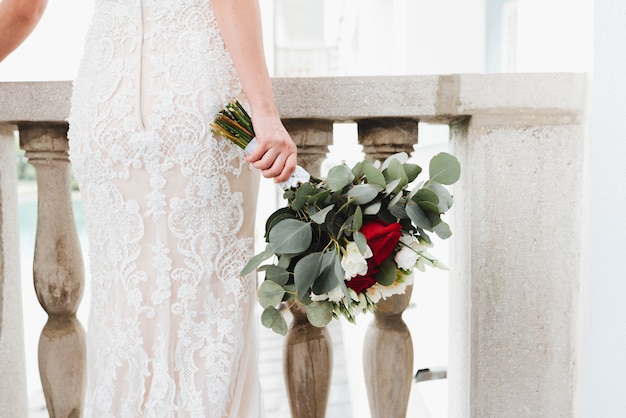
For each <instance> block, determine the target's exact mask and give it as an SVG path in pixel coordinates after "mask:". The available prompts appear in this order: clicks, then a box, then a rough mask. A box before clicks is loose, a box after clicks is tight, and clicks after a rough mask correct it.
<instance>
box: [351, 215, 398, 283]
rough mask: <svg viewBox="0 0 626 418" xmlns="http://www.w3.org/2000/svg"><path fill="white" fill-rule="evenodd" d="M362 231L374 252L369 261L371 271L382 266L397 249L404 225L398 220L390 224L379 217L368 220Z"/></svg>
mask: <svg viewBox="0 0 626 418" xmlns="http://www.w3.org/2000/svg"><path fill="white" fill-rule="evenodd" d="M360 231H361V233H362V234H363V235H365V239H367V245H369V247H370V249H371V250H372V253H373V254H374V255H373V256H372V257H371V258H370V259H369V260H368V263H367V264H368V273H369V271H370V269H371V268H372V267H378V266H380V264H381V263H382V262H383V261H385V260H386V259H387V258H388V257H389V256H390V255H391V253H393V251H394V250H395V249H396V246H397V245H398V241H399V240H400V235H401V234H402V233H401V231H402V225H400V224H399V223H398V222H394V223H392V224H388V223H386V222H383V221H381V220H379V219H373V220H371V221H369V222H366V223H365V224H364V225H363V226H362V227H361V230H360ZM370 274H371V273H370ZM371 275H373V274H371Z"/></svg>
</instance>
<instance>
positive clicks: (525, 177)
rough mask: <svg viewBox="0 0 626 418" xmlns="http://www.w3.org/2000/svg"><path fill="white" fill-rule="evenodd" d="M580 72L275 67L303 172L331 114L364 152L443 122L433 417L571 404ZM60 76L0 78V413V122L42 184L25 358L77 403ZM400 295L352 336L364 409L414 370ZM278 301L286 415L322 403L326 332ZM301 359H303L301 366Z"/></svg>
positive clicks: (9, 248)
mask: <svg viewBox="0 0 626 418" xmlns="http://www.w3.org/2000/svg"><path fill="white" fill-rule="evenodd" d="M586 83H587V81H586V77H585V76H584V75H580V74H500V75H445V76H393V77H343V78H289V79H275V80H274V88H275V93H276V97H277V101H278V104H279V110H280V112H281V115H282V116H283V118H284V119H285V124H286V126H287V128H288V129H289V131H290V132H291V134H292V136H293V138H294V140H295V141H296V142H297V143H298V146H299V150H300V162H301V164H302V165H303V166H305V168H307V169H309V171H311V172H318V171H319V168H320V165H321V162H322V160H323V159H324V158H325V155H326V153H327V151H328V149H327V147H328V145H331V144H332V143H333V135H332V125H333V123H334V122H345V121H350V122H356V123H357V126H358V132H359V133H358V136H359V143H360V144H361V145H362V146H363V149H364V152H365V153H366V154H368V155H370V156H373V157H374V158H384V157H385V156H387V155H390V154H392V153H395V152H398V151H411V150H412V146H413V145H414V144H415V143H416V141H417V140H418V122H420V121H424V122H434V123H442V124H448V125H449V126H450V145H451V152H452V153H454V154H455V155H456V156H457V158H458V159H459V161H460V162H461V167H462V177H461V180H460V182H459V183H458V184H457V185H455V186H454V187H453V193H454V196H455V207H454V208H453V209H452V211H451V213H452V220H451V222H450V223H451V225H452V228H453V231H454V236H453V237H452V251H451V259H450V260H448V265H450V267H451V277H450V326H449V335H450V349H449V352H450V359H449V367H448V378H449V393H450V402H449V416H450V417H477V418H478V417H486V416H506V417H517V416H528V417H537V416H546V417H547V416H550V417H552V416H573V415H574V408H575V403H576V402H577V398H576V397H577V380H576V376H577V367H578V364H579V361H578V358H579V355H580V347H579V333H580V331H579V327H580V322H579V321H580V319H579V317H578V315H579V309H580V308H579V297H580V290H581V289H580V267H579V260H580V257H581V253H582V243H581V237H582V230H581V228H582V227H581V225H582V222H581V220H582V184H581V183H582V172H583V161H584V147H585V131H586V123H587V121H586ZM70 89H71V84H70V83H69V82H39V83H37V82H36V83H0V162H2V171H1V172H0V208H1V211H0V220H1V222H0V231H1V233H2V236H1V238H2V239H1V240H0V267H1V269H0V303H2V305H0V313H1V314H2V315H1V316H0V416H15V417H19V416H26V415H25V412H24V411H25V408H26V406H25V403H26V401H25V383H24V381H23V379H21V378H20V372H22V371H23V355H22V354H20V350H22V351H23V346H22V345H20V344H21V342H20V341H21V339H22V333H21V330H20V326H21V311H20V306H19V266H18V264H19V263H18V261H17V260H16V258H17V253H18V249H17V244H16V243H17V240H16V235H17V232H16V224H17V219H16V216H17V213H16V209H15V207H16V203H15V202H16V182H15V170H14V169H13V168H7V167H9V166H10V165H11V158H14V152H15V150H14V148H13V146H12V144H13V141H14V137H13V132H14V131H15V130H18V131H19V134H20V137H21V144H22V147H23V148H24V149H25V150H26V151H27V155H29V157H30V158H31V160H32V162H33V164H34V165H35V166H36V168H37V171H38V176H39V180H38V183H39V186H40V200H43V201H40V210H39V220H38V222H39V223H40V225H41V226H40V227H38V232H37V248H36V254H35V258H36V260H35V266H34V270H35V271H34V280H35V286H36V291H37V294H38V297H39V298H40V301H41V304H42V306H43V308H44V310H45V311H46V312H47V314H48V315H49V320H48V323H47V324H46V327H45V328H44V330H43V331H42V337H41V340H40V358H39V360H40V372H41V377H42V381H43V383H44V385H43V386H44V390H45V392H46V400H47V403H48V409H49V411H50V413H51V416H59V417H61V416H63V417H65V416H80V411H81V408H82V393H83V392H82V389H83V388H84V380H83V379H84V361H85V359H84V341H83V331H82V327H81V325H80V324H79V323H78V322H77V320H76V318H75V312H76V308H77V306H78V303H79V300H80V294H81V292H82V287H83V282H82V280H83V279H82V274H83V273H82V258H81V255H80V250H79V248H78V246H77V240H76V238H75V230H74V229H73V226H72V225H71V224H72V218H71V210H68V208H69V206H68V205H69V194H68V193H69V192H68V190H69V183H68V182H67V178H68V173H69V171H68V170H69V165H68V163H67V160H66V148H65V147H66V144H65V143H64V140H65V137H64V135H65V131H64V129H65V126H66V125H65V124H64V120H65V118H66V117H67V114H68V110H69V96H70V92H71V91H70ZM9 144H10V145H9ZM44 172H45V174H43V176H44V177H45V178H42V177H41V175H42V173H44ZM42 189H43V190H42ZM63 189H66V190H65V191H63ZM41 205H43V208H42V206H41ZM52 219H54V221H51V220H52ZM61 249H62V251H61ZM16 289H17V291H16ZM24 291H29V289H26V290H24ZM407 303H408V296H404V297H403V296H398V297H394V298H391V299H388V300H387V301H385V303H383V304H382V305H381V306H380V307H379V308H378V310H377V312H376V313H375V315H374V316H375V319H374V320H373V321H372V323H371V325H370V329H369V330H368V332H367V335H366V340H365V343H364V347H363V350H364V362H365V363H366V364H368V366H367V367H366V368H365V371H366V373H365V377H366V380H367V382H366V386H367V387H368V398H369V404H370V410H371V414H372V417H380V418H382V417H385V418H395V417H403V416H404V415H405V414H406V404H407V402H408V393H409V391H410V389H411V376H412V374H413V373H414V370H413V348H412V347H413V345H412V340H411V336H410V334H409V332H408V329H407V328H406V325H404V324H403V322H402V313H403V311H404V309H406V306H407ZM294 318H295V319H294V322H293V324H292V326H291V327H290V331H289V334H288V337H287V338H286V340H285V341H286V346H285V357H284V359H285V374H286V380H287V386H288V392H289V394H290V405H291V411H292V415H293V416H294V417H307V418H308V417H324V416H325V409H326V407H325V406H326V402H327V399H328V388H329V383H328V382H329V379H331V378H332V376H331V372H330V371H331V363H332V355H333V354H332V341H330V338H329V336H328V333H327V332H326V331H325V330H324V329H313V328H312V327H311V326H310V325H309V324H308V323H306V321H301V320H299V319H298V318H299V316H298V313H297V312H294ZM16 324H17V326H16ZM390 345H392V346H393V348H394V353H395V357H393V358H389V356H388V354H386V353H387V352H388V351H389V348H388V347H389V346H390ZM293 359H300V360H299V361H298V362H297V365H295V362H294V361H293ZM304 359H306V361H303V360H304ZM372 364H376V365H378V366H379V367H372V366H371V365H372ZM303 365H304V366H303ZM313 365H315V368H316V373H315V374H314V373H308V370H311V368H312V367H313ZM296 366H297V367H296ZM301 367H304V369H299V368H301ZM307 367H308V369H307ZM312 376H314V378H313V380H311V378H312ZM392 379H393V382H394V385H396V390H390V387H389V386H390V383H389V382H390V381H391V380H392ZM6 399H11V402H10V404H9V403H7V402H5V401H3V400H6ZM16 399H17V400H16ZM15 400H16V401H15ZM311 400H313V402H311ZM331 418H332V417H331Z"/></svg>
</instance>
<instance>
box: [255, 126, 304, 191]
mask: <svg viewBox="0 0 626 418" xmlns="http://www.w3.org/2000/svg"><path fill="white" fill-rule="evenodd" d="M258 145H259V143H258V141H257V140H256V138H252V140H251V141H250V142H249V143H248V145H246V148H245V149H244V152H245V153H246V155H250V154H252V153H253V152H254V150H255V149H256V147H257V146H258ZM310 179H311V175H310V174H309V172H308V171H306V170H305V169H304V168H302V167H300V166H299V165H298V166H296V169H295V171H294V172H293V174H292V175H291V176H290V177H289V178H288V179H287V180H286V181H283V182H282V183H278V185H279V186H280V187H281V188H282V189H283V190H287V189H291V188H293V187H298V186H299V185H300V184H302V183H306V182H307V181H309V180H310Z"/></svg>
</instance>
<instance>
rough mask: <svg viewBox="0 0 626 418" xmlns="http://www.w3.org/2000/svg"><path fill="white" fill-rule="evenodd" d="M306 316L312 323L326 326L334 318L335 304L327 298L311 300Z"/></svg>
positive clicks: (320, 326)
mask: <svg viewBox="0 0 626 418" xmlns="http://www.w3.org/2000/svg"><path fill="white" fill-rule="evenodd" d="M306 317H307V319H308V320H309V322H310V323H311V325H313V326H316V327H319V328H322V327H325V326H326V325H328V323H329V322H330V321H331V319H333V305H332V303H330V302H328V301H326V300H324V301H316V302H311V303H310V304H309V306H307V307H306Z"/></svg>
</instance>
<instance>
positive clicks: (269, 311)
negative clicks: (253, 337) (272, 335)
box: [261, 306, 282, 328]
mask: <svg viewBox="0 0 626 418" xmlns="http://www.w3.org/2000/svg"><path fill="white" fill-rule="evenodd" d="M280 316H282V315H281V314H280V312H279V311H278V309H276V308H275V307H273V306H268V307H267V308H265V309H264V310H263V313H261V324H263V326H264V327H266V328H272V327H273V326H274V322H275V321H277V320H278V318H279V317H280Z"/></svg>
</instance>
